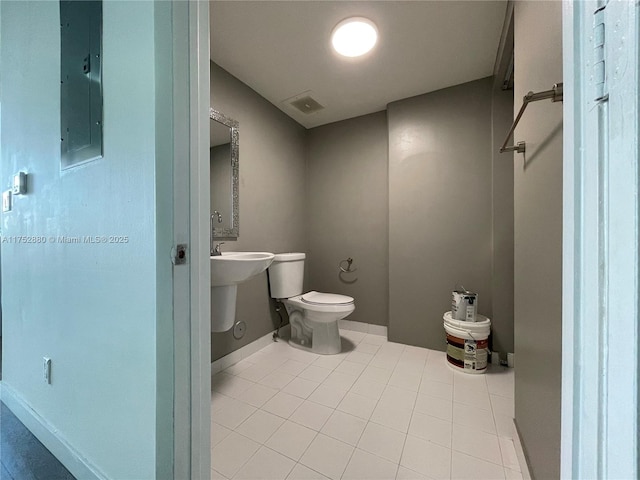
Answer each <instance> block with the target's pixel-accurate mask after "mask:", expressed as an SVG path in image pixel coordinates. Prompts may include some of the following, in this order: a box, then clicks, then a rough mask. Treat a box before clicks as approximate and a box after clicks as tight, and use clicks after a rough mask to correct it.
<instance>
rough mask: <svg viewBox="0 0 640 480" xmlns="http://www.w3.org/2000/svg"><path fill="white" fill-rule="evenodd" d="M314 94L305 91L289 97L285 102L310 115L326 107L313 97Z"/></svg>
mask: <svg viewBox="0 0 640 480" xmlns="http://www.w3.org/2000/svg"><path fill="white" fill-rule="evenodd" d="M312 95H313V94H312V93H311V92H304V93H301V94H299V95H296V96H295V97H291V98H288V99H287V100H285V101H284V102H283V103H285V104H287V105H290V106H291V107H293V108H295V109H296V110H298V111H299V112H302V113H304V114H305V115H308V114H310V113H314V112H317V111H319V110H322V109H323V108H324V106H323V105H322V104H320V102H318V101H317V100H316V99H315V98H313V96H312Z"/></svg>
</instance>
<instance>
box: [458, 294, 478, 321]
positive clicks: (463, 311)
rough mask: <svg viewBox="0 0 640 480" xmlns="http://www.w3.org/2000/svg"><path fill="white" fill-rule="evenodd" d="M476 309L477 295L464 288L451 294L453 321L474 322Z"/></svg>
mask: <svg viewBox="0 0 640 480" xmlns="http://www.w3.org/2000/svg"><path fill="white" fill-rule="evenodd" d="M477 308H478V294H477V293H474V292H468V291H467V290H465V289H464V288H462V289H460V290H454V291H453V292H451V317H452V318H453V319H454V320H464V321H465V322H475V321H476V312H477Z"/></svg>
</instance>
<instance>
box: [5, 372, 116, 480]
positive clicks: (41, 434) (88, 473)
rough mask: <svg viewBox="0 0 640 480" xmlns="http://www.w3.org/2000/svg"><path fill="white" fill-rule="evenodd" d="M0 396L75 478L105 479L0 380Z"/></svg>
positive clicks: (53, 428)
mask: <svg viewBox="0 0 640 480" xmlns="http://www.w3.org/2000/svg"><path fill="white" fill-rule="evenodd" d="M0 398H1V399H2V401H3V402H4V404H5V405H6V406H7V407H9V410H11V411H12V412H13V414H14V415H15V416H16V417H17V418H18V419H19V420H20V421H21V422H22V423H23V424H24V426H25V427H27V428H28V429H29V431H30V432H31V433H32V434H33V435H34V436H35V437H36V438H37V439H38V440H40V442H42V444H43V445H44V446H45V447H46V448H47V449H48V450H49V451H50V452H51V453H52V454H53V456H54V457H56V458H57V459H58V460H59V461H60V463H62V465H64V466H65V468H66V469H67V470H69V472H71V474H72V475H73V476H74V477H76V478H81V479H83V480H85V479H87V480H89V479H91V480H93V479H96V480H106V479H107V478H108V477H107V476H106V475H105V474H103V473H102V472H101V471H100V469H99V468H97V467H96V466H95V465H93V464H91V462H90V461H89V460H88V459H86V458H84V457H83V456H82V455H81V454H80V452H78V451H77V450H76V449H75V448H74V447H73V446H72V445H71V444H70V443H69V442H67V441H66V440H65V439H64V438H63V437H61V436H60V433H59V432H58V431H57V430H56V428H55V427H54V426H53V425H51V424H50V423H49V422H47V420H46V419H45V418H43V417H42V416H40V414H38V412H36V411H35V410H33V409H32V408H31V407H30V406H29V404H28V403H27V402H25V401H24V399H23V398H22V397H21V396H20V395H18V393H17V392H16V391H15V390H13V389H12V388H11V387H9V386H8V385H7V384H6V383H5V382H0Z"/></svg>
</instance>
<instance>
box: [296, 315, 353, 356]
mask: <svg viewBox="0 0 640 480" xmlns="http://www.w3.org/2000/svg"><path fill="white" fill-rule="evenodd" d="M295 317H296V316H294V318H293V319H292V321H291V327H292V329H291V338H290V340H289V345H291V346H292V347H295V348H299V349H300V350H307V351H308V352H312V353H318V354H320V355H335V354H336V353H340V352H341V351H342V340H341V338H340V330H339V329H338V322H337V321H336V322H329V323H316V322H313V323H314V326H313V329H312V331H313V334H312V335H304V334H301V335H296V333H297V332H300V330H298V329H297V328H296V326H297V325H296V324H297V323H298V322H299V321H300V317H298V318H295ZM307 322H308V320H307Z"/></svg>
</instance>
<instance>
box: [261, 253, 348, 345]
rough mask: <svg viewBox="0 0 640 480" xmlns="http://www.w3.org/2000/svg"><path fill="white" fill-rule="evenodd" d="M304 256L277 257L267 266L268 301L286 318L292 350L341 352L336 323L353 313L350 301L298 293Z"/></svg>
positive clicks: (329, 294) (317, 294) (302, 274)
mask: <svg viewBox="0 0 640 480" xmlns="http://www.w3.org/2000/svg"><path fill="white" fill-rule="evenodd" d="M305 258H306V255H305V254H304V253H279V254H276V256H275V258H274V259H273V263H272V264H271V266H269V269H268V270H269V289H270V291H271V298H276V299H278V300H280V301H281V302H282V303H283V304H284V306H285V308H286V309H287V313H288V314H289V323H290V325H291V339H290V340H289V344H290V345H291V346H293V347H296V348H300V349H303V350H308V351H310V352H313V353H320V354H323V355H331V354H335V353H340V350H341V349H342V345H341V341H340V331H339V329H338V320H342V319H343V318H345V317H346V316H347V315H349V314H350V313H351V312H353V311H354V310H355V309H356V306H355V303H354V301H353V298H351V297H347V296H346V295H337V294H334V293H320V292H315V291H311V292H308V293H304V294H303V293H302V282H303V278H304V259H305Z"/></svg>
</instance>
